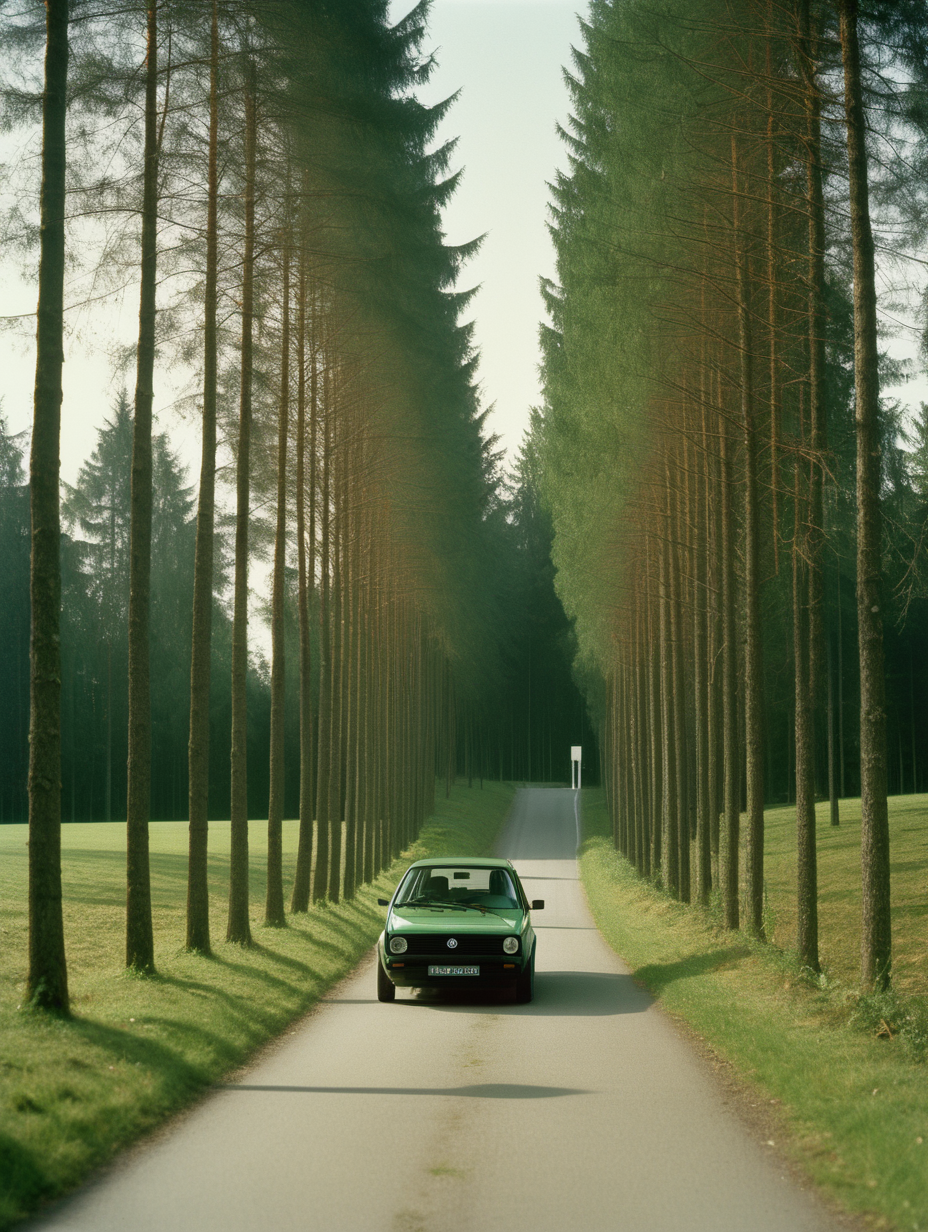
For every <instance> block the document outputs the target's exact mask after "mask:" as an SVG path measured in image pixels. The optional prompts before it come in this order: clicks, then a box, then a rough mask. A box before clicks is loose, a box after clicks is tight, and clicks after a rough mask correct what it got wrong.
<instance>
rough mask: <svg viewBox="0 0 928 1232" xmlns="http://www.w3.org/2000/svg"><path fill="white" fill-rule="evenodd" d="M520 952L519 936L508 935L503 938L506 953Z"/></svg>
mask: <svg viewBox="0 0 928 1232" xmlns="http://www.w3.org/2000/svg"><path fill="white" fill-rule="evenodd" d="M518 952H519V938H518V937H506V938H505V939H504V940H503V953H504V954H518Z"/></svg>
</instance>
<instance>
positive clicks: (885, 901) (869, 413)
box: [838, 0, 892, 988]
mask: <svg viewBox="0 0 928 1232" xmlns="http://www.w3.org/2000/svg"><path fill="white" fill-rule="evenodd" d="M838 11H839V14H840V19H841V55H842V60H843V63H844V111H845V118H846V123H847V153H848V174H849V183H850V203H851V241H852V245H853V249H854V391H855V401H856V412H855V420H856V429H857V628H858V651H859V658H860V808H861V871H862V908H863V921H862V923H863V928H862V939H861V980H862V983H863V986H864V987H865V988H885V987H887V986H888V984H889V979H890V968H891V963H892V932H891V921H890V881H889V809H888V804H887V799H886V678H885V670H884V663H883V576H882V556H881V550H880V549H881V532H882V513H881V509H880V431H879V401H880V390H879V372H878V353H877V318H876V279H875V270H874V248H873V233H872V230H871V227H870V204H869V193H868V187H867V150H866V141H865V133H866V126H865V120H864V108H863V95H862V90H861V81H860V47H859V45H858V38H857V0H839V3H838Z"/></svg>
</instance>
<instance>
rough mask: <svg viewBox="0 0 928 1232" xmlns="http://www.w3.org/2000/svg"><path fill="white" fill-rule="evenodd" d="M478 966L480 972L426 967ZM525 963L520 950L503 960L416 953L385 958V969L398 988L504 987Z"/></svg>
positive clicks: (496, 956)
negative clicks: (437, 970) (455, 958)
mask: <svg viewBox="0 0 928 1232" xmlns="http://www.w3.org/2000/svg"><path fill="white" fill-rule="evenodd" d="M437 966H441V967H447V966H455V967H478V968H479V971H480V974H479V975H430V974H429V967H437ZM524 968H525V963H524V962H523V960H522V956H521V955H520V954H514V955H513V956H512V958H511V959H510V958H507V959H506V960H505V961H504V960H503V959H501V958H500V957H499V956H498V955H494V956H493V957H492V958H484V957H482V956H481V955H479V954H468V955H467V957H466V959H461V960H460V961H457V962H454V961H452V962H449V961H448V956H447V954H435V955H432V956H429V955H425V956H420V955H418V954H417V955H416V957H415V958H414V959H412V960H405V961H404V960H403V959H398V960H396V961H394V960H393V959H389V958H388V959H387V961H386V962H385V963H384V969H385V970H386V972H387V975H388V976H389V977H390V979H391V980H392V981H393V983H394V984H395V985H396V986H397V988H465V989H466V988H483V987H492V988H504V987H505V986H506V985H507V984H511V983H512V982H513V980H515V979H517V978H518V977H519V976H520V975H521V974H522V972H523V970H524Z"/></svg>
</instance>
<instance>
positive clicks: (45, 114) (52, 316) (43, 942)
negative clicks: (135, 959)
mask: <svg viewBox="0 0 928 1232" xmlns="http://www.w3.org/2000/svg"><path fill="white" fill-rule="evenodd" d="M45 23H46V24H45V30H46V42H45V91H44V94H43V97H42V189H41V227H42V229H41V247H40V254H39V302H38V312H37V318H38V319H37V327H36V366H35V400H34V418H33V428H32V451H31V458H30V466H29V501H30V511H31V518H32V531H31V535H32V560H31V567H30V598H31V603H32V639H31V646H30V664H31V672H30V691H29V709H30V717H29V975H28V979H27V981H26V1001H27V1002H28V1003H29V1004H31V1005H34V1006H37V1007H38V1008H41V1009H48V1010H56V1011H58V1012H59V1013H63V1014H66V1013H67V1012H68V971H67V964H66V962H65V952H64V924H63V920H62V913H61V642H60V612H61V559H60V541H61V520H60V510H59V496H58V482H59V475H60V459H59V442H60V437H61V396H62V395H61V369H62V365H63V363H64V262H65V246H64V211H65V171H66V146H65V116H66V113H67V80H68V3H67V0H46V5H45Z"/></svg>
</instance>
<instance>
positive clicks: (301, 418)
mask: <svg viewBox="0 0 928 1232" xmlns="http://www.w3.org/2000/svg"><path fill="white" fill-rule="evenodd" d="M305 186H306V185H305V179H304V191H305ZM306 295H307V273H306V241H305V237H304V242H303V244H302V245H301V247H300V283H299V307H298V314H299V316H298V322H297V365H298V373H297V429H296V541H297V571H298V576H299V583H298V585H299V594H298V608H299V625H300V835H299V841H298V844H297V854H296V873H295V875H294V878H293V894H292V896H291V899H290V910H291V911H292V912H298V911H299V912H302V911H307V910H308V909H309V889H310V885H309V879H310V873H311V864H312V854H313V812H314V808H313V806H314V804H315V800H314V796H313V701H312V641H311V639H310V633H309V594H310V587H311V584H312V583H311V579H310V573H309V566H308V562H307V551H306V331H307V328H308V322H307V319H306ZM310 362H311V363H312V365H313V368H314V369H315V364H316V354H315V349H314V347H313V346H312V345H311V346H310ZM310 396H311V398H312V397H314V396H315V380H314V379H311V380H310ZM310 414H312V411H311V412H310ZM310 448H312V442H311V445H310ZM309 499H310V503H312V501H313V499H314V497H313V493H312V490H310V497H309Z"/></svg>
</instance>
